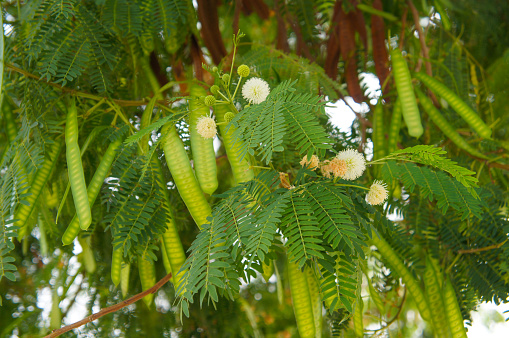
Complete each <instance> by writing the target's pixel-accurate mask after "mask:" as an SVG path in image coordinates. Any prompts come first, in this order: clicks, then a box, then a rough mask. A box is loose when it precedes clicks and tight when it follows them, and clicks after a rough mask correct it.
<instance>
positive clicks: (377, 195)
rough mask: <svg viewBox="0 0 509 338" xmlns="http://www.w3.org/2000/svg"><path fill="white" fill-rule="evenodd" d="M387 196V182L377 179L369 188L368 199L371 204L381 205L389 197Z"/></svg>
mask: <svg viewBox="0 0 509 338" xmlns="http://www.w3.org/2000/svg"><path fill="white" fill-rule="evenodd" d="M387 196H388V192H387V184H385V183H384V182H382V181H375V182H373V184H372V185H371V187H370V188H369V192H368V195H367V196H366V201H367V202H368V203H369V204H371V205H379V204H382V203H383V202H384V201H385V200H386V199H387Z"/></svg>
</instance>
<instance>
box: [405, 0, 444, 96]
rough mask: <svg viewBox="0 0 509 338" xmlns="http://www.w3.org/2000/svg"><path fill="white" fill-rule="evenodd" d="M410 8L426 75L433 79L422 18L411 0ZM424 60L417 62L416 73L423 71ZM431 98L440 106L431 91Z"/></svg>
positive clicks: (409, 2) (409, 0)
mask: <svg viewBox="0 0 509 338" xmlns="http://www.w3.org/2000/svg"><path fill="white" fill-rule="evenodd" d="M408 7H410V11H412V16H413V18H414V24H415V29H416V30H417V33H419V42H420V44H421V53H422V58H423V59H424V66H425V68H426V74H428V76H430V77H432V76H433V71H432V69H431V62H430V61H429V60H430V58H429V48H428V46H427V45H426V35H425V34H424V31H423V29H422V26H421V23H420V19H421V18H420V16H419V11H418V10H417V8H415V6H414V4H413V2H412V1H411V0H408ZM422 58H419V61H418V62H417V67H415V71H416V72H418V71H419V70H420V69H421V65H422V61H423V60H422ZM429 96H430V98H431V101H433V104H434V105H435V106H438V100H437V97H436V96H435V94H434V93H432V92H431V91H429Z"/></svg>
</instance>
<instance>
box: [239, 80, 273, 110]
mask: <svg viewBox="0 0 509 338" xmlns="http://www.w3.org/2000/svg"><path fill="white" fill-rule="evenodd" d="M269 93H270V88H269V84H268V83H267V82H265V81H264V80H262V79H260V78H258V77H253V78H251V79H249V80H247V81H246V83H244V86H243V87H242V96H244V98H245V99H246V100H247V101H249V103H250V104H253V103H254V104H259V103H262V102H263V101H265V99H266V98H267V96H268V95H269Z"/></svg>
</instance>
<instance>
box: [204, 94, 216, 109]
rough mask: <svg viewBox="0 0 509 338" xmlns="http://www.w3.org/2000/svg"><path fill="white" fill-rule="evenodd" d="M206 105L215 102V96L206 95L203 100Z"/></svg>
mask: <svg viewBox="0 0 509 338" xmlns="http://www.w3.org/2000/svg"><path fill="white" fill-rule="evenodd" d="M203 102H204V103H205V105H206V106H208V107H210V106H213V105H215V104H216V98H215V97H214V96H212V95H207V96H206V97H205V100H203Z"/></svg>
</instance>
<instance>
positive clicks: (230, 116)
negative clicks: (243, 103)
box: [224, 111, 235, 123]
mask: <svg viewBox="0 0 509 338" xmlns="http://www.w3.org/2000/svg"><path fill="white" fill-rule="evenodd" d="M234 117H235V114H234V113H232V112H231V111H229V112H227V113H226V114H224V120H225V121H226V122H228V123H229V122H231V120H233V118H234Z"/></svg>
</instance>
